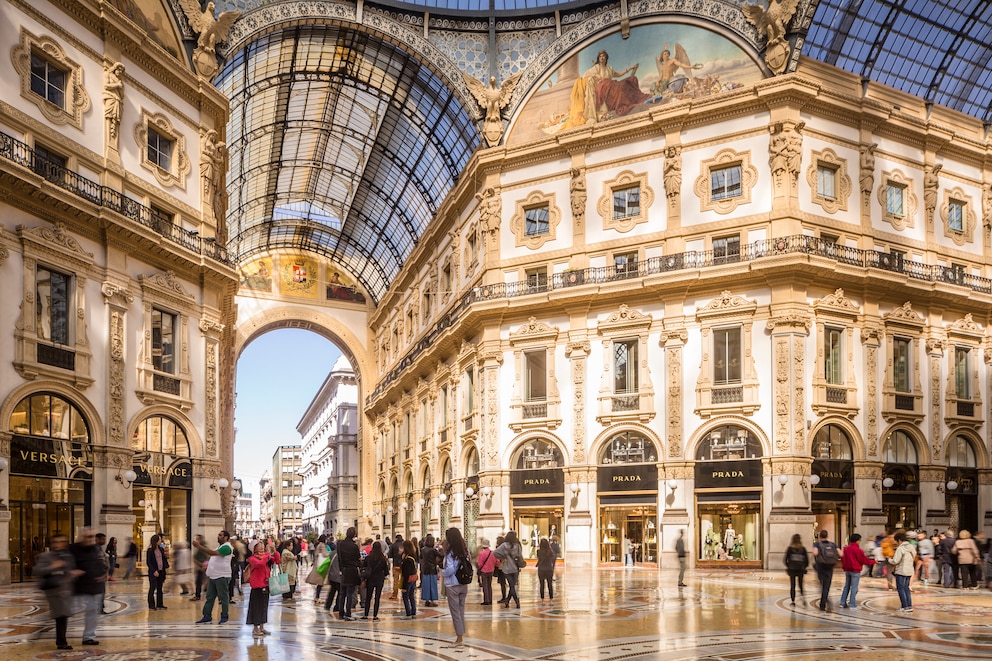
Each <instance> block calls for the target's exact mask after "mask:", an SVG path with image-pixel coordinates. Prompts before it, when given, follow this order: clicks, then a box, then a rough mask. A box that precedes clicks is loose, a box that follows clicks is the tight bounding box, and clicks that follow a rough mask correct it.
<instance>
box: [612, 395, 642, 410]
mask: <svg viewBox="0 0 992 661" xmlns="http://www.w3.org/2000/svg"><path fill="white" fill-rule="evenodd" d="M640 405H641V397H640V395H637V394H633V395H613V412H614V413H616V412H618V411H636V410H637V409H638V408H640Z"/></svg>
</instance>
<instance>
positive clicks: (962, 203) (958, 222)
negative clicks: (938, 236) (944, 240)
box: [940, 187, 978, 246]
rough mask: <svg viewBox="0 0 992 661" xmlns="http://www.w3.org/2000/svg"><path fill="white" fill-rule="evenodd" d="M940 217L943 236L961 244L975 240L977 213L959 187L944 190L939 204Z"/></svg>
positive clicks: (955, 243)
mask: <svg viewBox="0 0 992 661" xmlns="http://www.w3.org/2000/svg"><path fill="white" fill-rule="evenodd" d="M940 218H941V220H942V221H943V225H944V236H946V237H948V238H949V239H950V240H951V241H953V242H954V245H957V246H963V245H965V244H968V243H974V241H975V227H976V226H977V225H978V215H977V214H976V213H975V210H974V208H973V205H972V203H971V200H970V198H968V197H967V196H966V195H965V193H964V190H962V189H961V188H960V187H958V188H954V189H952V190H945V191H944V202H943V204H942V205H941V206H940Z"/></svg>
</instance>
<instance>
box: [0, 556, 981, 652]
mask: <svg viewBox="0 0 992 661" xmlns="http://www.w3.org/2000/svg"><path fill="white" fill-rule="evenodd" d="M690 574H691V575H690V576H688V577H687V580H688V587H686V588H682V589H678V588H677V587H676V586H675V584H676V580H675V579H676V577H675V574H674V573H672V572H668V571H662V572H658V571H655V570H651V569H643V568H637V569H623V568H621V567H617V568H605V569H597V570H591V571H579V570H568V569H566V570H564V571H560V572H559V574H558V575H557V577H556V594H555V598H554V600H548V601H544V602H541V601H540V600H539V599H538V593H537V580H536V574H535V572H534V570H533V569H525V570H524V576H523V578H522V581H521V589H520V594H521V596H522V608H521V609H519V610H517V609H503V608H491V607H483V606H480V605H479V601H481V599H480V598H479V595H478V591H477V589H473V592H470V594H469V597H470V598H469V607H468V613H467V620H468V624H467V627H468V631H467V633H466V636H465V645H464V646H462V647H453V646H451V643H452V641H453V639H454V635H453V629H452V626H451V618H450V616H449V615H448V611H447V608H446V605H445V603H444V600H443V599H442V600H441V602H440V604H441V605H440V607H439V608H420V609H419V611H418V617H417V619H415V620H405V619H400V617H399V615H400V614H401V613H400V612H399V611H398V610H397V609H398V608H401V607H398V606H397V604H398V603H401V602H395V601H383V604H382V610H381V612H380V617H381V621H380V622H375V623H373V622H372V621H371V620H369V621H361V620H356V621H355V622H340V621H338V620H336V619H332V618H331V617H329V616H328V615H326V614H325V613H324V612H323V610H322V609H321V608H319V607H317V606H315V605H314V603H313V599H312V596H313V592H312V590H313V588H312V587H310V586H306V587H305V588H304V593H303V594H302V595H300V596H298V597H297V599H296V600H295V601H294V602H288V603H283V602H282V601H281V600H280V599H278V598H276V599H273V602H272V604H271V605H270V608H269V625H268V628H269V629H270V630H271V631H272V634H271V635H270V636H266V637H265V638H262V639H259V640H253V639H252V635H251V627H250V626H246V625H245V624H243V623H244V619H245V609H246V605H245V603H243V600H242V598H241V597H236V599H237V601H238V603H237V605H234V606H231V621H230V622H228V623H226V624H223V625H219V624H202V625H194V624H193V622H194V621H195V620H196V619H197V618H198V617H199V615H200V608H201V606H202V602H190V601H189V600H188V599H187V598H186V597H182V598H180V597H179V596H178V595H169V596H167V597H166V605H167V606H168V609H167V610H164V611H155V612H149V611H148V610H147V608H146V607H145V596H144V584H143V583H142V582H140V581H137V580H131V581H128V582H123V581H116V582H114V583H111V584H109V585H110V590H109V593H108V595H107V600H106V609H107V611H108V614H107V615H104V616H102V618H101V620H100V626H99V629H98V638H99V640H100V644H99V645H98V646H94V647H82V646H80V645H79V642H80V635H81V627H82V617H81V616H75V617H73V618H72V619H71V620H70V624H69V639H70V640H69V642H70V643H71V644H73V645H74V647H75V649H74V650H72V651H57V650H56V649H55V644H54V631H53V623H52V620H51V619H50V618H49V616H48V607H47V604H46V602H45V599H44V598H43V596H42V595H41V593H40V592H38V591H37V590H36V589H34V588H33V587H32V586H27V585H21V586H18V585H15V586H10V587H5V588H2V589H0V618H2V624H0V649H2V652H0V654H2V655H3V656H2V658H0V661H20V660H22V659H46V660H48V659H64V660H75V659H79V660H83V659H86V660H87V661H146V660H147V661H153V660H154V661H214V660H220V659H224V660H231V659H244V660H246V661H276V660H279V661H281V660H283V659H292V660H294V661H310V660H324V659H333V660H351V661H371V660H373V659H389V660H391V659H397V660H403V661H419V660H421V659H431V660H434V659H446V660H451V661H456V660H457V661H460V660H463V659H464V660H470V661H489V660H492V661H498V660H503V659H532V660H542V661H543V660H547V661H558V660H561V661H586V660H594V659H625V660H637V661H640V660H648V659H658V660H675V659H708V660H713V661H718V660H719V661H730V660H733V661H748V660H750V659H790V660H797V661H814V660H815V661H834V660H837V661H839V660H840V659H841V658H843V659H846V660H850V659H873V660H876V659H884V661H898V660H909V659H960V658H962V657H963V658H967V659H968V660H969V661H972V660H975V659H992V592H989V591H988V590H979V591H962V590H945V589H943V588H936V587H924V586H918V587H916V588H915V593H914V595H913V599H914V604H913V605H914V607H915V611H914V612H913V613H899V612H897V611H896V609H897V608H898V606H899V603H898V598H897V597H896V594H895V592H892V591H889V590H887V589H886V586H885V582H884V581H883V580H880V579H862V582H861V590H860V593H859V601H860V608H858V609H856V610H835V611H832V612H821V611H820V610H819V608H818V594H819V587H818V586H817V585H816V579H815V575H814V574H812V573H811V574H809V575H808V576H807V580H808V584H807V597H808V598H809V600H810V603H809V604H808V606H805V607H804V606H803V605H802V603H801V602H802V600H799V601H800V603H799V604H797V605H796V606H792V605H791V604H790V600H789V594H788V592H789V590H788V582H787V579H786V577H785V576H784V574H783V573H781V572H764V571H751V570H742V571H736V572H735V571H726V570H723V571H702V570H700V571H696V572H691V573H690ZM842 586H843V575H842V574H840V573H838V574H837V576H835V578H834V590H833V592H832V598H833V599H834V600H835V601H836V600H837V599H838V598H839V594H840V588H841V587H842ZM814 595H815V597H814ZM218 617H219V615H215V620H216V619H217V618H218ZM880 655H884V656H880Z"/></svg>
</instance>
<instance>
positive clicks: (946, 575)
mask: <svg viewBox="0 0 992 661" xmlns="http://www.w3.org/2000/svg"><path fill="white" fill-rule="evenodd" d="M956 541H958V540H957V538H955V537H954V531H953V530H951V529H948V530H946V531H944V532H943V533H941V535H940V542H939V543H938V545H937V555H938V556H940V569H941V578H943V580H944V587H945V588H956V587H958V557H957V556H956V555H954V552H953V551H952V549H953V548H954V542H956Z"/></svg>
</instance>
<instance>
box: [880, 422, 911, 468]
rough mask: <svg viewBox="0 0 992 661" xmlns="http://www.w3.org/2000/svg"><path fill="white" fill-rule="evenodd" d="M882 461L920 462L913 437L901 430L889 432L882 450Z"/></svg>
mask: <svg viewBox="0 0 992 661" xmlns="http://www.w3.org/2000/svg"><path fill="white" fill-rule="evenodd" d="M882 461H884V462H885V463H887V464H918V463H919V458H918V456H917V454H916V443H915V442H914V441H913V438H912V437H911V436H910V435H909V434H907V433H906V432H904V431H899V430H896V431H894V432H892V433H891V434H889V437H888V438H887V439H885V447H884V448H883V450H882Z"/></svg>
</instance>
